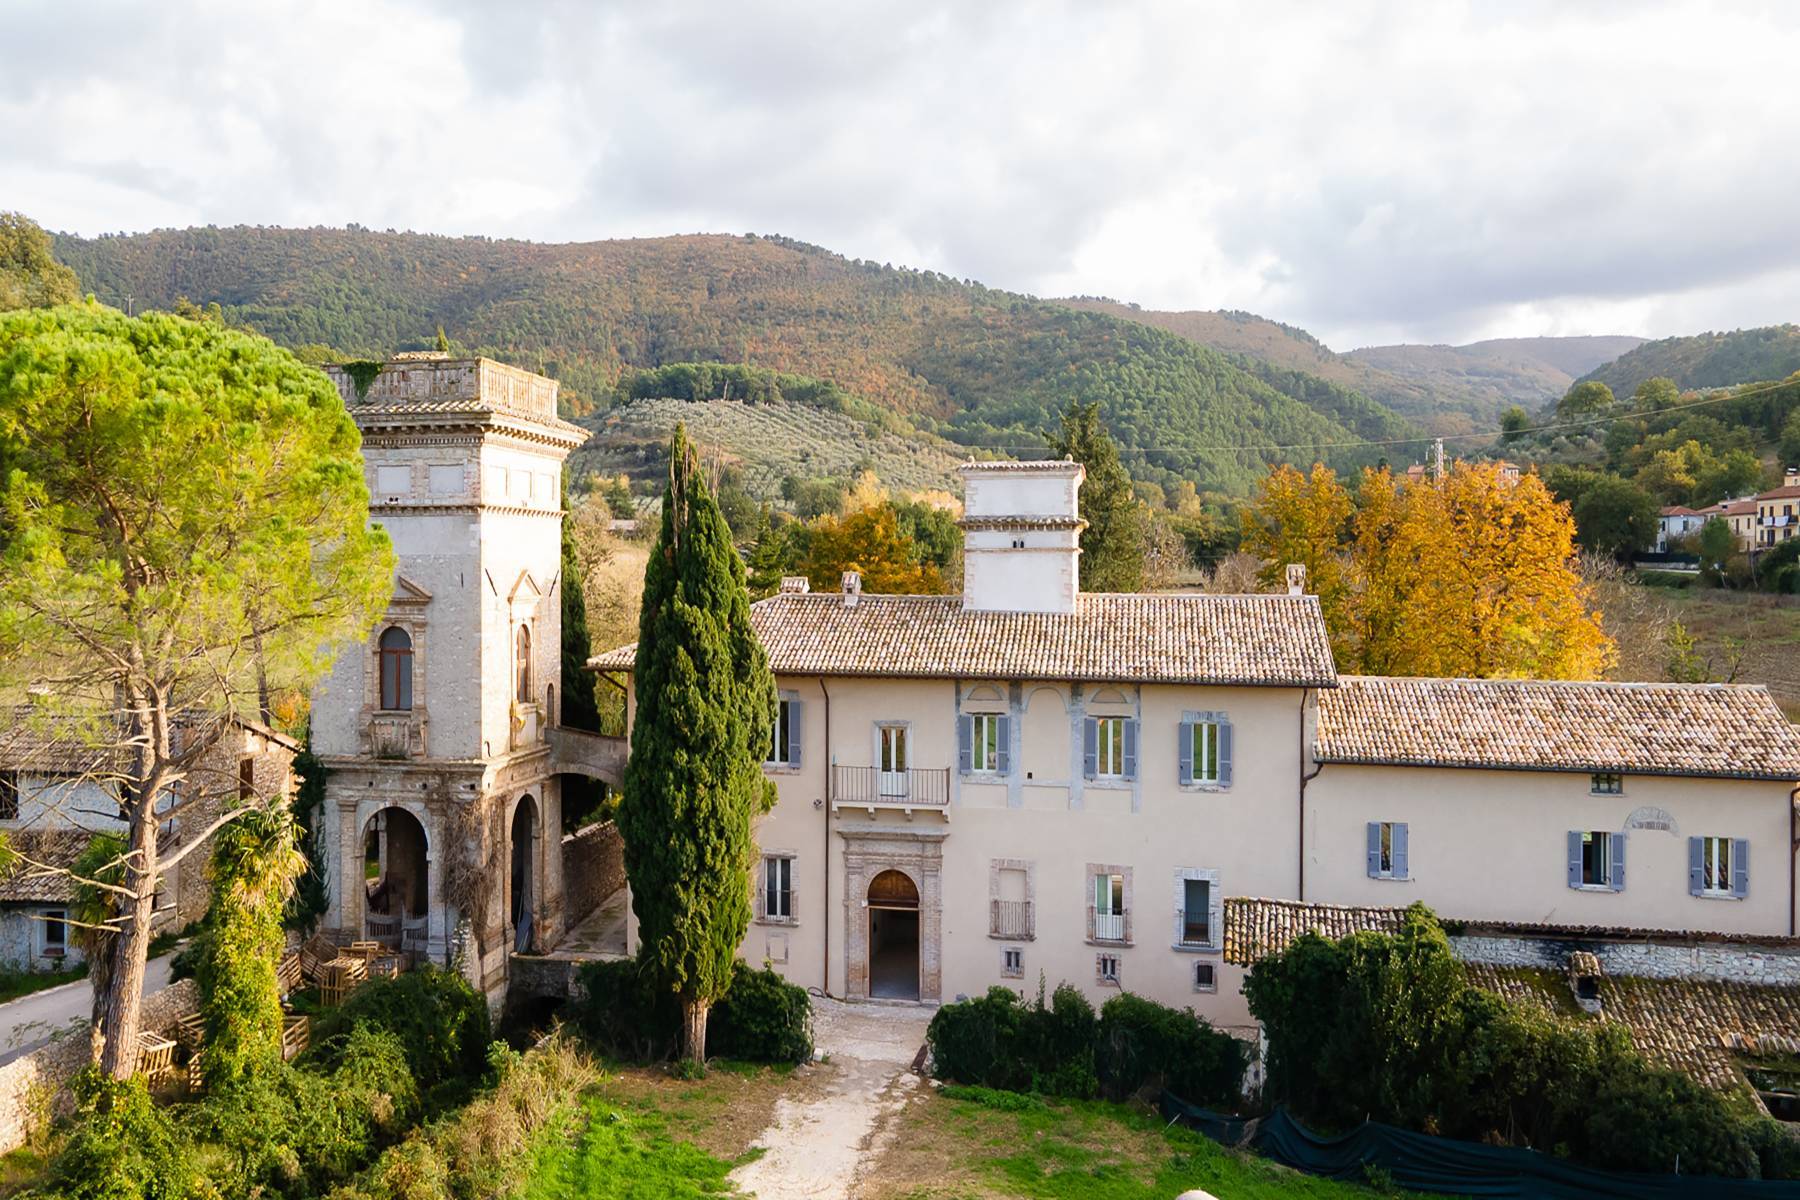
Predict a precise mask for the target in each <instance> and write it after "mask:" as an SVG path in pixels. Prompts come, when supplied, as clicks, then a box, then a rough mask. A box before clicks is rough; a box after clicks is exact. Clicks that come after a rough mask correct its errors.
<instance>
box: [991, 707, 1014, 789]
mask: <svg viewBox="0 0 1800 1200" xmlns="http://www.w3.org/2000/svg"><path fill="white" fill-rule="evenodd" d="M995 725H996V727H997V728H996V730H995V736H996V738H997V740H998V741H999V743H1000V744H999V746H997V747H996V748H995V750H994V770H996V771H998V772H999V773H1000V774H1002V775H1007V774H1010V773H1011V772H1012V718H1011V717H1001V718H999V719H998V720H997V721H996V722H995Z"/></svg>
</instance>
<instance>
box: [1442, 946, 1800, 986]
mask: <svg viewBox="0 0 1800 1200" xmlns="http://www.w3.org/2000/svg"><path fill="white" fill-rule="evenodd" d="M1450 946H1451V948H1452V949H1453V950H1454V951H1455V952H1456V956H1457V957H1458V958H1460V959H1462V960H1463V961H1464V962H1476V963H1487V964H1489V965H1491V966H1498V967H1543V968H1546V969H1548V970H1552V971H1561V970H1563V969H1564V968H1565V967H1566V966H1567V965H1568V961H1569V953H1570V951H1573V950H1587V951H1590V952H1592V953H1593V954H1594V956H1595V957H1597V958H1598V959H1599V960H1600V966H1601V967H1602V968H1603V969H1604V970H1605V971H1606V973H1607V974H1608V975H1632V976H1637V977H1639V978H1645V979H1710V980H1718V981H1720V982H1723V983H1761V984H1779V985H1782V986H1787V987H1794V986H1800V948H1796V947H1792V946H1785V945H1784V946H1760V945H1757V944H1755V943H1753V942H1737V941H1731V942H1693V943H1688V944H1668V943H1653V942H1645V941H1636V940H1631V941H1608V940H1604V939H1599V938H1549V937H1506V936H1502V935H1485V936H1484V935H1476V934H1471V935H1460V936H1452V937H1451V939H1450Z"/></svg>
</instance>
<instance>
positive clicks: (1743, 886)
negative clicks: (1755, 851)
mask: <svg viewBox="0 0 1800 1200" xmlns="http://www.w3.org/2000/svg"><path fill="white" fill-rule="evenodd" d="M1731 894H1732V895H1734V896H1736V897H1737V898H1738V899H1739V900H1742V899H1743V898H1744V897H1745V896H1748V895H1749V894H1750V843H1749V841H1748V840H1746V839H1745V838H1733V839H1732V840H1731Z"/></svg>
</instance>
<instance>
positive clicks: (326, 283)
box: [56, 227, 1421, 494]
mask: <svg viewBox="0 0 1800 1200" xmlns="http://www.w3.org/2000/svg"><path fill="white" fill-rule="evenodd" d="M56 248H57V253H58V255H59V257H61V258H62V260H63V261H65V262H67V263H68V264H69V265H71V266H72V267H74V268H75V270H76V271H77V272H78V273H79V274H80V276H81V278H82V282H83V286H84V287H85V288H86V289H88V290H90V291H94V292H96V293H97V294H98V295H99V297H100V298H101V299H102V300H104V301H107V302H108V303H115V304H122V303H124V301H125V298H126V297H131V298H132V303H133V304H135V305H136V306H137V307H139V308H142V307H144V306H146V305H155V306H165V307H166V306H168V305H172V304H173V303H174V302H175V301H176V300H177V298H180V297H186V298H187V299H189V300H191V301H194V302H196V303H199V304H207V303H211V302H215V301H216V302H217V303H219V304H220V305H221V306H222V307H223V309H224V313H225V316H226V318H227V319H228V320H232V321H241V322H243V323H246V324H248V325H250V326H252V327H254V328H256V329H258V330H261V331H262V332H264V333H267V334H268V335H269V336H270V337H272V338H274V339H275V340H276V341H278V342H280V343H282V344H284V345H287V346H290V347H295V348H302V347H306V346H309V345H311V346H315V347H330V348H332V349H333V350H335V351H337V352H342V353H348V354H355V355H359V356H369V355H376V354H381V353H386V352H389V351H392V350H395V349H400V348H407V347H416V346H427V345H430V344H431V341H432V339H433V337H434V336H435V333H436V330H437V328H438V327H439V326H440V325H441V326H442V327H443V328H444V330H445V331H446V333H447V334H448V335H449V337H450V338H451V340H452V341H453V342H454V343H455V344H456V345H457V347H458V348H459V349H466V350H469V351H472V352H478V353H484V354H490V355H493V356H494V357H497V358H503V359H505V360H507V361H509V362H514V363H517V364H519V365H521V366H525V367H528V368H531V369H534V370H540V371H543V372H545V373H547V374H551V375H554V376H556V377H557V378H559V379H561V380H562V381H563V383H564V388H565V394H566V395H567V397H568V398H569V400H570V402H571V411H572V412H574V413H575V414H577V415H582V414H597V413H598V412H599V411H600V410H603V409H605V408H607V407H609V406H611V405H613V404H614V403H615V402H619V401H621V400H622V398H623V394H629V391H630V389H629V379H630V376H631V374H632V373H633V372H635V371H639V370H644V369H650V368H656V367H660V366H664V365H666V364H671V363H684V362H747V363H753V364H755V365H757V366H758V367H764V368H770V369H773V370H776V371H782V372H790V373H793V374H795V375H803V376H810V377H813V378H814V379H816V380H821V381H825V382H827V383H829V384H833V385H836V387H837V388H838V389H840V390H842V391H843V392H847V393H849V394H850V395H851V396H853V397H854V398H856V399H857V400H860V401H867V402H869V403H870V404H872V405H875V406H878V407H879V408H881V409H884V410H887V411H888V412H891V413H895V414H899V415H900V416H902V417H903V418H904V419H905V422H906V423H907V424H908V425H910V426H911V427H912V428H915V429H918V430H920V431H923V432H927V433H937V434H941V435H942V436H945V437H947V438H950V439H952V440H953V441H956V442H959V443H962V444H963V445H965V446H976V447H988V446H992V447H996V448H1012V449H1016V450H1018V451H1019V452H1021V453H1033V452H1038V451H1040V450H1041V439H1042V432H1043V431H1044V430H1045V429H1046V428H1048V427H1049V426H1050V425H1052V424H1053V422H1054V419H1055V417H1056V416H1057V414H1059V413H1060V412H1061V411H1062V410H1063V408H1065V407H1066V406H1067V404H1068V403H1069V402H1071V401H1073V400H1084V401H1089V400H1093V401H1099V402H1100V404H1101V409H1102V414H1103V416H1104V419H1105V421H1106V423H1107V425H1108V427H1109V428H1110V429H1111V430H1112V432H1113V433H1114V435H1115V436H1116V437H1117V438H1118V441H1119V443H1120V445H1121V446H1122V447H1124V448H1125V450H1126V452H1127V453H1126V460H1127V462H1128V464H1129V465H1130V467H1131V469H1132V471H1133V474H1134V475H1137V476H1138V477H1140V478H1146V479H1151V480H1162V481H1167V482H1174V481H1176V480H1179V479H1191V480H1193V481H1194V482H1195V483H1196V484H1198V485H1199V486H1200V487H1201V488H1202V489H1203V490H1217V491H1221V492H1229V493H1237V494H1241V493H1244V492H1247V491H1248V489H1249V488H1250V487H1251V486H1252V485H1253V484H1254V483H1255V481H1256V480H1257V479H1259V478H1261V476H1262V474H1263V472H1264V470H1265V468H1266V466H1267V464H1268V463H1269V462H1272V461H1283V460H1292V461H1297V462H1306V463H1310V462H1311V461H1312V459H1313V458H1314V457H1315V453H1314V452H1313V451H1312V450H1310V449H1296V450H1292V451H1286V452H1273V451H1263V450H1249V449H1245V450H1239V449H1235V447H1266V446H1301V447H1312V446H1333V445H1336V444H1339V443H1343V442H1346V441H1356V440H1360V439H1391V438H1398V437H1409V436H1412V435H1414V434H1416V433H1417V432H1418V431H1417V429H1416V428H1415V427H1414V426H1413V425H1412V424H1411V423H1410V422H1408V421H1406V420H1405V419H1403V418H1401V417H1400V416H1398V415H1396V414H1395V413H1394V412H1393V411H1391V410H1390V409H1388V408H1387V407H1385V406H1383V405H1381V404H1379V403H1376V402H1375V401H1372V400H1370V399H1369V398H1367V397H1366V396H1364V395H1362V394H1360V393H1358V392H1355V391H1353V390H1351V389H1349V388H1347V387H1346V386H1344V385H1343V384H1341V383H1338V382H1336V381H1332V380H1327V379H1322V378H1318V377H1316V376H1309V375H1304V374H1301V373H1299V372H1297V371H1296V370H1294V369H1292V368H1293V367H1294V366H1297V365H1298V364H1286V369H1276V368H1274V367H1271V366H1267V365H1261V364H1250V363H1248V362H1246V361H1233V360H1231V359H1228V358H1227V357H1226V356H1224V355H1222V354H1220V353H1218V352H1216V351H1213V350H1211V349H1209V348H1207V347H1205V346H1201V345H1199V344H1196V343H1195V342H1194V341H1191V340H1189V339H1186V338H1183V337H1179V336H1176V335H1174V334H1172V333H1169V332H1166V331H1164V330H1161V329H1155V328H1151V327H1150V326H1148V325H1146V324H1144V323H1141V322H1138V321H1130V320H1122V319H1119V318H1116V317H1113V316H1109V315H1104V314H1099V313H1090V312H1076V311H1073V310H1071V309H1069V308H1067V307H1064V306H1062V305H1059V304H1054V303H1049V302H1044V301H1039V300H1035V299H1032V298H1029V297H1025V296H1019V295H1015V294H1012V293H1007V292H1000V291H995V290H992V289H989V288H985V287H982V286H981V285H979V284H974V283H969V282H965V281H958V280H954V279H951V278H949V277H947V276H943V275H938V274H935V273H932V272H922V271H910V270H897V269H894V268H891V267H886V266H881V265H878V264H874V263H864V262H858V261H852V260H849V259H845V258H843V257H841V256H839V255H836V254H832V253H829V252H827V251H824V250H821V249H818V248H817V247H813V246H808V245H805V244H802V243H799V242H795V241H791V240H788V239H785V238H773V237H757V236H754V235H751V236H745V237H733V236H714V235H706V236H686V237H669V238H650V239H641V240H633V241H613V242H592V243H583V244H567V245H543V244H537V243H528V242H516V241H495V240H490V239H486V238H473V237H471V238H447V237H436V236H428V235H422V234H407V233H376V232H372V231H368V230H363V229H357V228H351V229H346V230H339V229H295V230H290V229H273V228H248V227H239V228H232V229H217V228H206V229H190V230H165V231H158V232H154V233H148V234H138V235H128V236H117V237H102V238H95V239H81V238H70V237H59V238H58V239H57V243H56ZM622 379H624V380H625V381H626V384H627V386H626V388H625V389H620V387H619V385H620V382H621V380H622ZM1420 448H1421V447H1414V446H1406V447H1397V448H1396V447H1390V448H1387V449H1386V451H1385V453H1386V454H1387V455H1388V456H1389V457H1393V458H1404V457H1408V456H1409V455H1412V454H1416V453H1418V452H1419V449H1420ZM1382 453H1383V451H1379V450H1366V451H1353V452H1344V451H1331V452H1328V453H1327V457H1328V458H1330V459H1331V460H1332V461H1334V462H1335V463H1337V464H1338V465H1340V466H1350V465H1355V464H1356V463H1358V462H1362V461H1373V460H1374V459H1375V458H1377V457H1380V456H1381V454H1382Z"/></svg>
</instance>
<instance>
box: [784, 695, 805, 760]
mask: <svg viewBox="0 0 1800 1200" xmlns="http://www.w3.org/2000/svg"><path fill="white" fill-rule="evenodd" d="M787 703H788V764H789V765H790V766H795V767H797V766H799V765H800V748H801V747H802V746H804V745H805V744H806V739H805V735H804V734H803V732H802V730H801V725H800V715H801V714H802V713H804V712H805V711H806V704H805V702H803V701H800V700H789V701H788V702H787Z"/></svg>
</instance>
